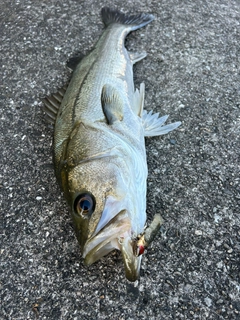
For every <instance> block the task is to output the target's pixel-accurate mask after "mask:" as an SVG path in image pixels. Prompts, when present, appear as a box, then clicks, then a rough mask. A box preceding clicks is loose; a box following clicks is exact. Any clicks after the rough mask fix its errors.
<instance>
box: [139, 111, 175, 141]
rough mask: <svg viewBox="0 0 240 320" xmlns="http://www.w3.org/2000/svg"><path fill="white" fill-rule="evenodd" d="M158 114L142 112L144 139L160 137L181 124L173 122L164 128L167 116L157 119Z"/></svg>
mask: <svg viewBox="0 0 240 320" xmlns="http://www.w3.org/2000/svg"><path fill="white" fill-rule="evenodd" d="M158 116H159V113H154V114H153V112H152V111H150V112H147V111H146V110H143V114H142V121H143V127H144V135H145V137H153V136H160V135H162V134H166V133H168V132H169V131H172V130H174V129H176V128H177V127H179V126H180V124H181V122H180V121H178V122H173V123H170V124H167V125H165V126H164V123H165V122H166V120H167V118H168V116H163V117H161V118H159V117H158Z"/></svg>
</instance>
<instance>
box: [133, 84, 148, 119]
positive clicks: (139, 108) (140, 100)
mask: <svg viewBox="0 0 240 320" xmlns="http://www.w3.org/2000/svg"><path fill="white" fill-rule="evenodd" d="M144 95H145V84H144V83H143V82H142V83H141V84H140V89H139V90H138V89H136V90H135V92H134V96H133V106H132V108H133V111H134V113H135V114H136V115H138V116H139V117H141V116H142V112H143V106H144Z"/></svg>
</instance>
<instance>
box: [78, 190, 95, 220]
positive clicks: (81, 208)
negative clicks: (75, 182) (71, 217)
mask: <svg viewBox="0 0 240 320" xmlns="http://www.w3.org/2000/svg"><path fill="white" fill-rule="evenodd" d="M94 209H95V198H94V196H93V195H92V194H91V193H88V192H85V193H81V194H79V195H78V196H77V197H76V199H75V201H74V210H75V212H76V213H78V214H79V215H81V216H82V217H87V216H89V215H91V214H92V213H93V211H94Z"/></svg>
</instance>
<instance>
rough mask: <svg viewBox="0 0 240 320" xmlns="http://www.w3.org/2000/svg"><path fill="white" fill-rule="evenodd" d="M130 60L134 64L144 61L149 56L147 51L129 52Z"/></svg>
mask: <svg viewBox="0 0 240 320" xmlns="http://www.w3.org/2000/svg"><path fill="white" fill-rule="evenodd" d="M128 53H129V58H130V60H131V61H132V64H134V63H136V62H138V61H140V60H142V59H144V58H145V57H146V56H147V53H146V52H145V51H143V52H128Z"/></svg>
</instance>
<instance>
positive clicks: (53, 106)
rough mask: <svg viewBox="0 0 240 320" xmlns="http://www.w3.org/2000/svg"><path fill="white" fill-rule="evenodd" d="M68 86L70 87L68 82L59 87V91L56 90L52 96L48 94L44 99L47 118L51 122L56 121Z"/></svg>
mask: <svg viewBox="0 0 240 320" xmlns="http://www.w3.org/2000/svg"><path fill="white" fill-rule="evenodd" d="M67 87H68V84H67V85H64V86H63V87H62V88H61V89H59V90H58V91H57V92H55V93H54V94H52V95H51V96H47V97H46V98H44V99H43V104H44V107H43V110H44V111H45V114H46V120H47V121H48V122H50V123H51V124H54V123H55V120H56V117H57V113H58V109H59V107H60V105H61V103H62V100H63V97H64V95H65V92H66V90H67Z"/></svg>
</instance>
